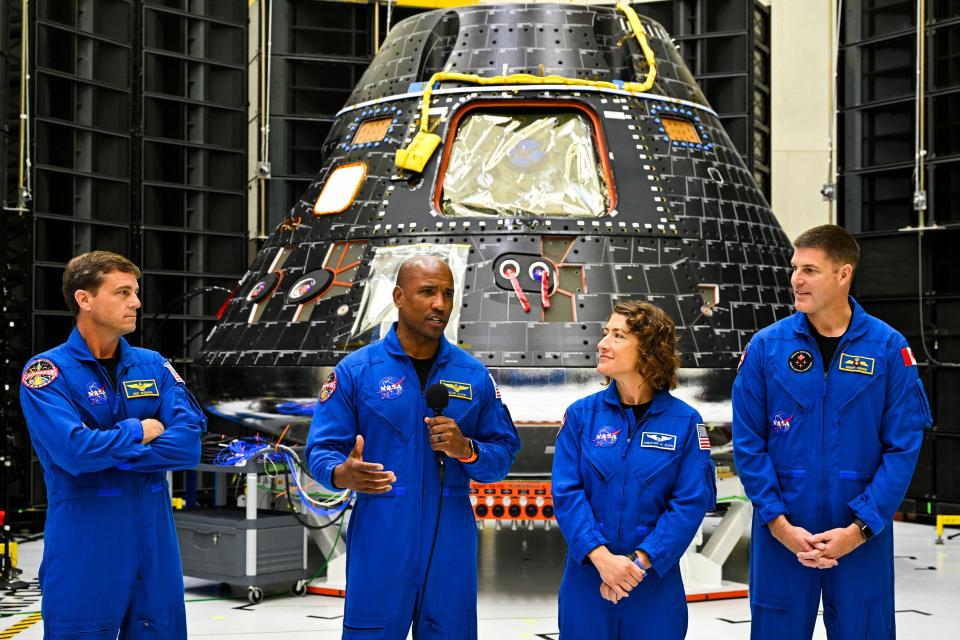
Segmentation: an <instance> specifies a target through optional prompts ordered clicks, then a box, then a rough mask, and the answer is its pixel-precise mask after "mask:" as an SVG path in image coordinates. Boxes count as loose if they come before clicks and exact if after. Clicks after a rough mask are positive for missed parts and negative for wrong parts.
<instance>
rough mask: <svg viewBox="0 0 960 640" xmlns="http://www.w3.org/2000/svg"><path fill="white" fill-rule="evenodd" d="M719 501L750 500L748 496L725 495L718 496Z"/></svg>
mask: <svg viewBox="0 0 960 640" xmlns="http://www.w3.org/2000/svg"><path fill="white" fill-rule="evenodd" d="M717 502H750V499H749V498H747V497H746V496H724V497H722V498H717Z"/></svg>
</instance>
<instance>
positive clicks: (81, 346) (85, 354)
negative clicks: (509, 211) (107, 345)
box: [67, 327, 130, 372]
mask: <svg viewBox="0 0 960 640" xmlns="http://www.w3.org/2000/svg"><path fill="white" fill-rule="evenodd" d="M67 353H69V354H70V357H72V358H73V359H75V360H78V361H86V362H94V363H95V362H97V359H96V358H95V357H94V356H93V354H92V353H90V347H88V346H87V341H86V340H84V339H83V336H82V335H80V331H79V330H78V329H77V327H74V328H73V331H71V332H70V337H69V338H67ZM129 354H130V345H129V343H128V342H127V341H126V340H124V339H123V338H122V337H121V338H120V340H119V342H117V353H116V358H117V371H118V372H119V371H120V370H121V368H122V367H123V364H124V359H125V358H126V357H127V356H128V355H129Z"/></svg>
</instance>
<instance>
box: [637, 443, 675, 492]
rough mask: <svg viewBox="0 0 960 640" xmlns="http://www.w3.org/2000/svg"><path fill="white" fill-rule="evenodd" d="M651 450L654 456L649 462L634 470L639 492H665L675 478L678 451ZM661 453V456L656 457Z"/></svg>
mask: <svg viewBox="0 0 960 640" xmlns="http://www.w3.org/2000/svg"><path fill="white" fill-rule="evenodd" d="M653 451H655V452H656V457H654V458H653V459H652V460H651V461H650V464H648V465H644V466H642V467H641V468H639V469H637V470H636V471H635V472H634V477H635V478H636V479H637V488H638V492H639V493H640V494H644V493H653V494H654V495H658V494H661V493H664V494H665V492H666V491H667V489H668V488H669V487H672V486H673V483H674V481H675V479H676V465H677V462H678V461H679V460H680V455H679V452H676V451H672V452H667V451H660V450H659V449H656V450H653ZM661 453H662V454H663V457H662V459H658V458H660V455H659V454H661ZM648 459H649V458H648ZM641 462H642V461H641Z"/></svg>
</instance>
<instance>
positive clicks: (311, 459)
mask: <svg viewBox="0 0 960 640" xmlns="http://www.w3.org/2000/svg"><path fill="white" fill-rule="evenodd" d="M331 375H332V381H331V378H328V379H327V383H326V384H325V385H324V389H323V390H321V392H320V401H319V402H317V408H316V409H315V410H314V412H313V420H312V421H311V422H310V433H309V435H308V436H307V450H306V458H307V467H308V468H309V469H310V475H312V476H313V477H314V478H316V480H317V482H319V483H320V484H322V485H323V486H325V487H327V488H328V489H334V490H336V491H342V490H343V489H342V488H341V487H336V486H334V484H333V470H334V469H335V468H336V467H337V465H339V464H340V463H342V462H343V461H344V460H346V459H347V456H348V455H350V452H351V451H352V450H353V447H354V445H355V444H356V440H357V434H358V433H359V432H360V431H359V429H358V425H357V420H356V416H357V413H356V405H355V399H354V382H353V377H352V376H351V374H350V371H349V369H348V368H347V367H344V366H342V365H337V367H336V368H335V369H334V371H333V374H331ZM331 383H332V384H333V390H332V391H329V396H328V397H326V398H324V394H325V393H327V392H328V390H329V389H330V386H331Z"/></svg>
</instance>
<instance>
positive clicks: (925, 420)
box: [916, 378, 933, 429]
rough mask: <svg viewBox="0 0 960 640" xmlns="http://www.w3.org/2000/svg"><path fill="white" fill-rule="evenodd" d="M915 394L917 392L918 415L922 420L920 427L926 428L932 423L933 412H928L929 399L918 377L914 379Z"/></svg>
mask: <svg viewBox="0 0 960 640" xmlns="http://www.w3.org/2000/svg"><path fill="white" fill-rule="evenodd" d="M916 383H917V384H916V394H917V404H918V407H919V409H920V412H921V413H920V416H921V417H922V420H920V422H921V423H922V424H920V428H921V429H926V428H927V427H930V426H931V425H933V414H932V413H931V412H930V401H929V399H928V398H927V393H926V391H924V389H923V381H922V380H921V379H920V378H917V380H916Z"/></svg>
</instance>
